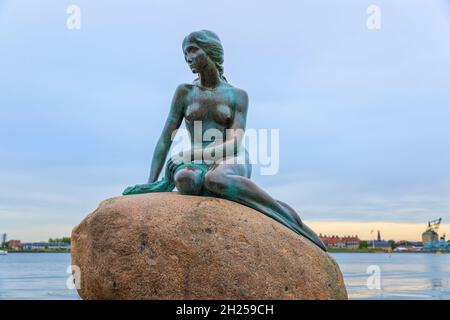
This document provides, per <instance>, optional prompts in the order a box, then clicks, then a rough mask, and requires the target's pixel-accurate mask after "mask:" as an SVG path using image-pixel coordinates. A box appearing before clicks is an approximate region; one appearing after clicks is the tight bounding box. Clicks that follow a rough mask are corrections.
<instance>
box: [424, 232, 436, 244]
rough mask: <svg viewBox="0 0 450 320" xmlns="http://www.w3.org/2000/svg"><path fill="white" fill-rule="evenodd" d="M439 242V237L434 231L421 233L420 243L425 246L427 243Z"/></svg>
mask: <svg viewBox="0 0 450 320" xmlns="http://www.w3.org/2000/svg"><path fill="white" fill-rule="evenodd" d="M438 240H439V235H438V233H437V232H436V231H434V230H432V229H428V230H427V231H425V232H424V233H422V242H423V244H424V245H425V244H426V243H427V242H431V241H434V242H436V241H438Z"/></svg>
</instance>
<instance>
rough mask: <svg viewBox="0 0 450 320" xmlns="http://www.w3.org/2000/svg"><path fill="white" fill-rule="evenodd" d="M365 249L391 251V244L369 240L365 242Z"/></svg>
mask: <svg viewBox="0 0 450 320" xmlns="http://www.w3.org/2000/svg"><path fill="white" fill-rule="evenodd" d="M367 247H368V248H377V249H383V250H390V249H392V247H391V243H390V242H388V241H384V240H370V241H367Z"/></svg>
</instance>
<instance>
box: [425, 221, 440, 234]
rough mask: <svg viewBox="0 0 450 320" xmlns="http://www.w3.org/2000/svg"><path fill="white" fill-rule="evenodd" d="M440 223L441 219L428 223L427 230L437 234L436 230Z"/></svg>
mask: <svg viewBox="0 0 450 320" xmlns="http://www.w3.org/2000/svg"><path fill="white" fill-rule="evenodd" d="M441 221H442V218H439V219H436V220H431V221H428V228H427V230H435V231H436V232H437V230H438V229H439V225H440V224H441Z"/></svg>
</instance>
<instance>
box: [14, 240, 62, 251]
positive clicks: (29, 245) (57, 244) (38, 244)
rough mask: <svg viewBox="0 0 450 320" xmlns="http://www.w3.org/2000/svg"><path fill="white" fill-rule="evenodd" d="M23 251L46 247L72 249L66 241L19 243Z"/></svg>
mask: <svg viewBox="0 0 450 320" xmlns="http://www.w3.org/2000/svg"><path fill="white" fill-rule="evenodd" d="M19 248H20V249H22V250H23V251H37V250H45V249H70V244H68V243H66V242H25V243H21V244H20V245H19Z"/></svg>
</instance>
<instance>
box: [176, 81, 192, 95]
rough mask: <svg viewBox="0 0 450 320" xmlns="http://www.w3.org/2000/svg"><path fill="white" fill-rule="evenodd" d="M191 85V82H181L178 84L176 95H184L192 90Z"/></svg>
mask: <svg viewBox="0 0 450 320" xmlns="http://www.w3.org/2000/svg"><path fill="white" fill-rule="evenodd" d="M193 87H194V85H193V84H191V83H182V84H180V85H178V87H177V90H176V94H177V95H186V94H188V93H189V92H190V91H191V90H192V88H193Z"/></svg>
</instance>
